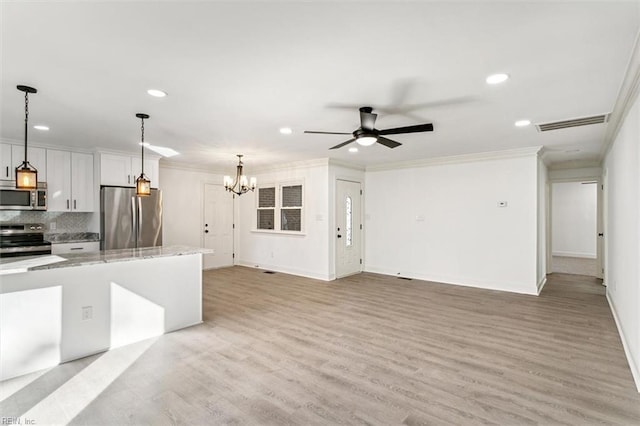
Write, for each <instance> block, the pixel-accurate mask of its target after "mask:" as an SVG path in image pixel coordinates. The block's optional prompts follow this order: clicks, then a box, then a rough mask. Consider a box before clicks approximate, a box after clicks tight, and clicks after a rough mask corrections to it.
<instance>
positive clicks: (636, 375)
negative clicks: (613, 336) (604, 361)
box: [606, 291, 640, 392]
mask: <svg viewBox="0 0 640 426" xmlns="http://www.w3.org/2000/svg"><path fill="white" fill-rule="evenodd" d="M606 295H607V302H609V308H611V313H612V314H613V319H614V321H615V322H616V327H617V328H618V334H619V335H620V340H622V347H623V348H624V354H625V355H626V356H627V362H628V363H629V368H630V369H631V375H632V376H633V381H634V382H635V383H636V389H637V390H638V392H640V370H638V366H637V365H636V363H635V362H634V361H633V356H632V354H631V351H630V350H629V344H628V343H627V339H626V337H625V335H624V332H623V331H622V326H621V325H620V318H618V313H617V312H616V308H615V305H614V304H613V301H612V300H611V298H610V297H609V292H608V291H607V292H606Z"/></svg>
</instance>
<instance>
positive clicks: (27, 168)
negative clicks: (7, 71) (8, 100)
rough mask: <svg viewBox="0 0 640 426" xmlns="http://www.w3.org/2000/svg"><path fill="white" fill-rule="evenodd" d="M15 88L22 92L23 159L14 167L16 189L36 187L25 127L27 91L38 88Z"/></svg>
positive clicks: (26, 121) (26, 119)
mask: <svg viewBox="0 0 640 426" xmlns="http://www.w3.org/2000/svg"><path fill="white" fill-rule="evenodd" d="M17 89H18V90H20V91H21V92H24V161H23V162H22V164H21V165H19V166H18V167H16V189H36V187H37V185H38V170H36V168H35V167H33V166H32V165H31V164H29V161H28V160H27V129H28V127H29V93H38V90H37V89H34V88H33V87H29V86H17Z"/></svg>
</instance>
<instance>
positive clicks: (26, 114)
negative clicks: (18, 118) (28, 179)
mask: <svg viewBox="0 0 640 426" xmlns="http://www.w3.org/2000/svg"><path fill="white" fill-rule="evenodd" d="M28 123H29V92H24V164H27V130H28V128H29V125H28Z"/></svg>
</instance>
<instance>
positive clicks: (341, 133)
mask: <svg viewBox="0 0 640 426" xmlns="http://www.w3.org/2000/svg"><path fill="white" fill-rule="evenodd" d="M304 132H305V133H314V134H317V135H350V134H351V133H344V132H315V131H313V130H305V131H304Z"/></svg>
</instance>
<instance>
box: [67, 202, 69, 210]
mask: <svg viewBox="0 0 640 426" xmlns="http://www.w3.org/2000/svg"><path fill="white" fill-rule="evenodd" d="M67 210H69V200H67Z"/></svg>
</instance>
